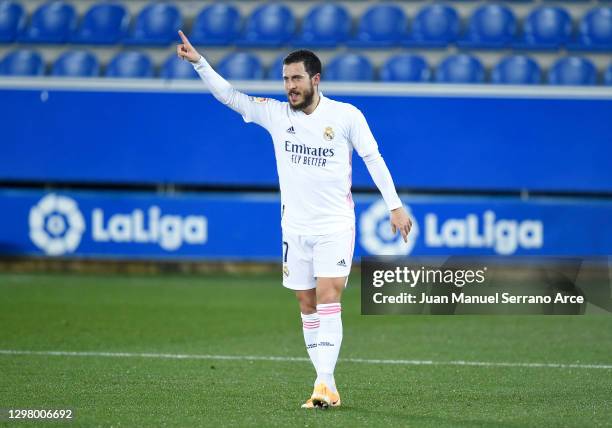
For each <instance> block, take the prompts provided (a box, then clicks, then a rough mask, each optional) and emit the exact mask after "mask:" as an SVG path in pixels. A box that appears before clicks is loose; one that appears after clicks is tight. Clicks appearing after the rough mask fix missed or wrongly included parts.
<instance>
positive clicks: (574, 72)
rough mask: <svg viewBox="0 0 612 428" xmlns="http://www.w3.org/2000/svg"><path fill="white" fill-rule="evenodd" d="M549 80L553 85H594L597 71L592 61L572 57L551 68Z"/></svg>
mask: <svg viewBox="0 0 612 428" xmlns="http://www.w3.org/2000/svg"><path fill="white" fill-rule="evenodd" d="M548 80H549V82H550V84H551V85H594V84H595V83H597V70H596V69H595V66H594V65H593V63H592V62H591V61H589V60H588V59H585V58H581V57H576V56H571V57H566V58H561V59H559V60H557V61H556V62H555V63H554V64H553V66H552V67H551V69H550V71H549V74H548Z"/></svg>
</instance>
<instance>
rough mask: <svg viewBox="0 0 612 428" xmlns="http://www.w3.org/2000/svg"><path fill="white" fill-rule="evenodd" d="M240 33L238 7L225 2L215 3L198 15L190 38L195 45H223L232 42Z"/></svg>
mask: <svg viewBox="0 0 612 428" xmlns="http://www.w3.org/2000/svg"><path fill="white" fill-rule="evenodd" d="M239 35H240V13H239V12H238V9H236V8H235V7H234V6H232V5H228V4H225V3H213V4H210V5H208V6H206V7H204V9H202V10H201V11H200V13H199V14H198V16H196V19H195V21H194V23H193V26H192V28H191V33H190V35H189V40H190V41H191V43H192V44H194V45H206V46H223V45H228V44H232V43H233V42H234V40H236V39H237V38H238V36H239Z"/></svg>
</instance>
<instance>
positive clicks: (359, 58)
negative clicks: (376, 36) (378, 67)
mask: <svg viewBox="0 0 612 428" xmlns="http://www.w3.org/2000/svg"><path fill="white" fill-rule="evenodd" d="M323 72H324V73H325V79H326V80H331V81H351V82H357V81H370V80H373V79H374V67H373V66H372V63H371V62H370V60H369V59H368V58H367V57H365V56H363V55H359V54H354V53H347V54H340V55H337V56H335V57H334V58H332V59H331V61H330V62H329V64H328V65H327V67H326V68H325V69H324V70H323Z"/></svg>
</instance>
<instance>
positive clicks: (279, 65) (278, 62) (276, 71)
mask: <svg viewBox="0 0 612 428" xmlns="http://www.w3.org/2000/svg"><path fill="white" fill-rule="evenodd" d="M286 56H287V54H286V53H283V54H281V55H279V56H277V57H276V59H275V60H274V61H272V64H270V67H269V68H268V73H267V75H266V77H267V78H268V79H269V80H283V60H284V59H285V57H286Z"/></svg>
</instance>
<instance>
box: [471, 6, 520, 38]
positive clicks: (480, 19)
mask: <svg viewBox="0 0 612 428" xmlns="http://www.w3.org/2000/svg"><path fill="white" fill-rule="evenodd" d="M515 35H516V18H515V16H514V13H512V10H511V9H510V8H509V7H507V6H504V5H501V4H485V5H483V6H480V7H479V8H478V9H476V10H475V11H474V13H473V14H472V16H471V17H470V23H469V27H468V30H467V34H466V36H465V38H463V39H462V40H461V42H460V43H459V45H460V46H464V47H473V48H495V49H499V48H502V47H505V46H508V45H509V44H511V43H512V42H513V41H514V37H515Z"/></svg>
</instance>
